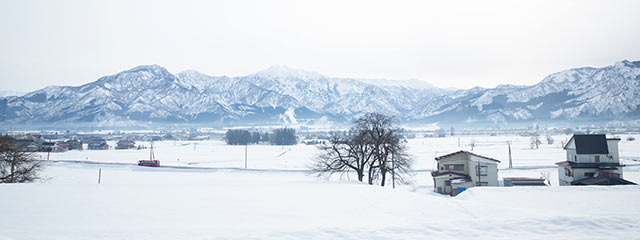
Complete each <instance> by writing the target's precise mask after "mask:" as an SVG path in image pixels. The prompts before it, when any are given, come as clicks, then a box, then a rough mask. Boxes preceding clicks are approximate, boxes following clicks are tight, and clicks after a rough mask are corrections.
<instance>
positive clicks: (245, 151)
mask: <svg viewBox="0 0 640 240" xmlns="http://www.w3.org/2000/svg"><path fill="white" fill-rule="evenodd" d="M248 146H249V144H248V143H247V144H245V145H244V169H247V147H248Z"/></svg>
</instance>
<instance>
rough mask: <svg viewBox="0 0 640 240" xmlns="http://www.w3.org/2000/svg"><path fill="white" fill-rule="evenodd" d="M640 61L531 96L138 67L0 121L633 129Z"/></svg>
mask: <svg viewBox="0 0 640 240" xmlns="http://www.w3.org/2000/svg"><path fill="white" fill-rule="evenodd" d="M638 99H640V61H637V62H629V61H622V62H619V63H616V64H615V65H612V66H608V67H604V68H577V69H571V70H567V71H563V72H559V73H554V74H551V75H549V76H547V77H546V78H545V79H544V80H542V81H541V82H540V83H538V84H536V85H533V86H513V85H501V86H498V87H496V88H493V89H483V88H471V89H468V90H451V89H440V88H436V87H433V86H431V85H429V84H427V83H424V82H420V81H417V80H405V81H391V80H376V79H352V78H333V77H329V76H325V75H322V74H319V73H315V72H308V71H303V70H298V69H292V68H289V67H286V66H272V67H270V68H268V69H265V70H263V71H260V72H257V73H254V74H251V75H248V76H242V77H226V76H222V77H212V76H208V75H205V74H202V73H199V72H197V71H193V70H190V71H184V72H180V73H178V74H175V75H174V74H171V73H169V72H168V71H167V70H166V69H164V68H162V67H160V66H157V65H151V66H139V67H136V68H133V69H130V70H127V71H124V72H121V73H118V74H115V75H111V76H105V77H102V78H100V79H98V80H97V81H95V82H92V83H88V84H85V85H82V86H77V87H65V86H50V87H46V88H44V89H41V90H37V91H34V92H31V93H28V94H26V95H24V96H19V97H18V96H10V97H3V98H0V121H2V122H5V123H12V124H36V123H47V122H57V123H79V122H80V123H82V122H86V123H100V124H107V125H118V124H131V123H135V122H155V123H199V122H200V123H203V122H204V123H212V122H213V123H216V124H218V125H233V124H238V123H248V124H256V123H260V124H278V123H282V119H283V117H282V116H283V115H284V114H285V112H287V111H289V112H293V113H294V114H295V117H296V118H298V120H299V122H303V123H306V124H314V123H315V122H316V121H333V122H337V123H344V122H346V121H348V120H350V119H353V118H354V117H356V116H359V115H360V114H362V113H365V112H372V111H378V112H383V113H386V114H391V115H395V116H398V117H399V118H400V120H402V121H406V122H412V123H433V122H447V123H473V122H489V123H495V124H502V123H507V122H527V121H546V120H558V121H563V120H592V119H598V120H604V121H607V120H635V119H637V118H638V116H639V114H638V113H640V112H639V111H637V107H638V105H640V100H638Z"/></svg>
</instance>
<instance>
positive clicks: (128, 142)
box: [116, 139, 136, 149]
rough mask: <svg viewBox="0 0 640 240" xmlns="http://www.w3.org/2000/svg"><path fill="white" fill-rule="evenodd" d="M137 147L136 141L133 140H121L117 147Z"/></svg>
mask: <svg viewBox="0 0 640 240" xmlns="http://www.w3.org/2000/svg"><path fill="white" fill-rule="evenodd" d="M135 147H136V142H134V141H131V140H125V139H123V140H120V141H118V143H117V144H116V149H132V148H135Z"/></svg>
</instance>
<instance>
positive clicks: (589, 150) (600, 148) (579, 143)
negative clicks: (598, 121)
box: [564, 134, 609, 154]
mask: <svg viewBox="0 0 640 240" xmlns="http://www.w3.org/2000/svg"><path fill="white" fill-rule="evenodd" d="M571 140H573V141H574V143H575V145H576V153H577V154H609V148H608V147H607V137H606V136H605V135H604V134H574V135H573V137H571V139H569V142H571ZM564 148H565V149H566V148H567V146H565V147H564Z"/></svg>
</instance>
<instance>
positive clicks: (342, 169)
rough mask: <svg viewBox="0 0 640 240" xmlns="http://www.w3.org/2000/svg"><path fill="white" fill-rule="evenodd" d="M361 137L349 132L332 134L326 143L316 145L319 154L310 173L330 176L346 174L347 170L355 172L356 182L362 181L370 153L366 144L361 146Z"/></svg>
mask: <svg viewBox="0 0 640 240" xmlns="http://www.w3.org/2000/svg"><path fill="white" fill-rule="evenodd" d="M362 141H363V140H362V135H361V134H358V133H353V132H350V133H349V134H348V135H340V134H339V133H332V134H331V137H329V139H328V141H327V142H326V143H324V144H320V145H318V151H319V152H320V154H319V155H318V156H317V157H316V159H315V161H314V163H313V165H312V166H311V169H312V171H314V172H317V173H319V174H320V175H322V174H328V175H332V174H334V173H340V174H348V172H349V170H353V171H355V172H356V174H357V176H358V181H361V182H362V181H363V179H364V173H365V169H366V166H367V164H368V162H369V161H370V159H371V151H370V150H369V146H368V145H367V144H362Z"/></svg>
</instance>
